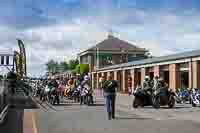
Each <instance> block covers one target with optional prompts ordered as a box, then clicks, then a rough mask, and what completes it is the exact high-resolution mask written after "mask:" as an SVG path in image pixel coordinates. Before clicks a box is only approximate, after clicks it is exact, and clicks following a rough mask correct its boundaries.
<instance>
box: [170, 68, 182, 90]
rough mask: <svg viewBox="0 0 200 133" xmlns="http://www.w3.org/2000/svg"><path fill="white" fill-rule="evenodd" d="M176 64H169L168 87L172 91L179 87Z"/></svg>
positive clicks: (178, 73) (178, 74) (178, 71)
mask: <svg viewBox="0 0 200 133" xmlns="http://www.w3.org/2000/svg"><path fill="white" fill-rule="evenodd" d="M179 69H180V68H179V65H178V64H170V65H169V88H170V89H173V90H174V91H175V90H176V89H178V88H179V87H180V70H179Z"/></svg>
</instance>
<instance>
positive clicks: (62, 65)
mask: <svg viewBox="0 0 200 133" xmlns="http://www.w3.org/2000/svg"><path fill="white" fill-rule="evenodd" d="M59 68H60V71H61V72H64V71H66V70H68V69H69V65H68V63H67V62H60V64H59Z"/></svg>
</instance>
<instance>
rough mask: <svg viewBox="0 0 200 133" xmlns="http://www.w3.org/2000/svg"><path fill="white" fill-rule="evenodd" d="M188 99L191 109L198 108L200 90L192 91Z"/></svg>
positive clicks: (199, 104)
mask: <svg viewBox="0 0 200 133" xmlns="http://www.w3.org/2000/svg"><path fill="white" fill-rule="evenodd" d="M190 97H191V103H192V106H193V107H196V106H200V89H193V90H192V94H191V96H190Z"/></svg>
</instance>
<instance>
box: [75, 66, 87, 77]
mask: <svg viewBox="0 0 200 133" xmlns="http://www.w3.org/2000/svg"><path fill="white" fill-rule="evenodd" d="M76 72H77V73H79V74H81V75H84V74H87V73H88V72H89V65H88V64H79V65H77V66H76Z"/></svg>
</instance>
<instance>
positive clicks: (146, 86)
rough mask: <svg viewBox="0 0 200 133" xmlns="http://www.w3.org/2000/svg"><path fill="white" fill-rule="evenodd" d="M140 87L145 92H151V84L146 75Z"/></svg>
mask: <svg viewBox="0 0 200 133" xmlns="http://www.w3.org/2000/svg"><path fill="white" fill-rule="evenodd" d="M142 88H143V90H144V91H145V92H147V91H150V92H151V84H150V79H149V77H148V76H146V77H145V79H144V82H143V86H142Z"/></svg>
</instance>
